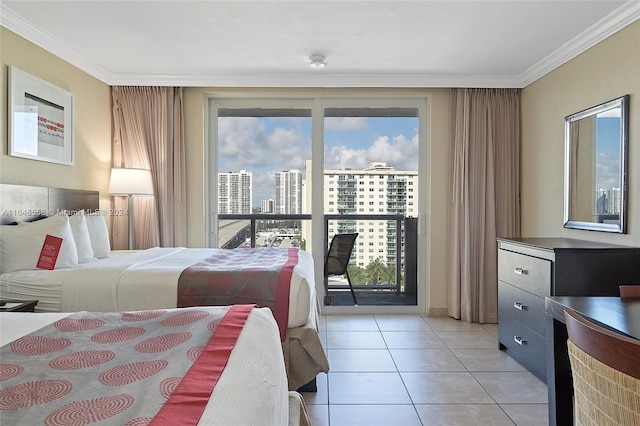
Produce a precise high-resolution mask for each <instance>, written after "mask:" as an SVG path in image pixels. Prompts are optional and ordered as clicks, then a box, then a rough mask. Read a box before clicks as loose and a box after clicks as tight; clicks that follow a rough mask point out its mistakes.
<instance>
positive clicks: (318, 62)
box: [309, 55, 327, 69]
mask: <svg viewBox="0 0 640 426" xmlns="http://www.w3.org/2000/svg"><path fill="white" fill-rule="evenodd" d="M309 66H310V67H311V68H315V69H322V68H324V67H326V66H327V58H325V57H324V55H311V56H309Z"/></svg>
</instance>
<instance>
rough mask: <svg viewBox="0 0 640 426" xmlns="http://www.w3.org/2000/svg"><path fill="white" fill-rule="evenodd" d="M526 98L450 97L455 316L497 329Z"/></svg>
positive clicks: (511, 93)
mask: <svg viewBox="0 0 640 426" xmlns="http://www.w3.org/2000/svg"><path fill="white" fill-rule="evenodd" d="M520 139H521V136H520V90H518V89H452V91H451V144H450V153H449V154H450V155H449V158H450V169H449V170H450V171H449V188H450V199H449V206H448V209H449V223H448V239H447V240H448V247H447V250H448V253H447V254H448V256H447V289H448V303H449V306H448V308H449V316H451V317H453V318H457V319H461V320H463V321H467V322H481V323H495V322H497V321H498V282H497V280H498V277H497V275H498V274H497V243H496V237H518V236H520Z"/></svg>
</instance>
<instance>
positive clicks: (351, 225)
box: [218, 213, 417, 293]
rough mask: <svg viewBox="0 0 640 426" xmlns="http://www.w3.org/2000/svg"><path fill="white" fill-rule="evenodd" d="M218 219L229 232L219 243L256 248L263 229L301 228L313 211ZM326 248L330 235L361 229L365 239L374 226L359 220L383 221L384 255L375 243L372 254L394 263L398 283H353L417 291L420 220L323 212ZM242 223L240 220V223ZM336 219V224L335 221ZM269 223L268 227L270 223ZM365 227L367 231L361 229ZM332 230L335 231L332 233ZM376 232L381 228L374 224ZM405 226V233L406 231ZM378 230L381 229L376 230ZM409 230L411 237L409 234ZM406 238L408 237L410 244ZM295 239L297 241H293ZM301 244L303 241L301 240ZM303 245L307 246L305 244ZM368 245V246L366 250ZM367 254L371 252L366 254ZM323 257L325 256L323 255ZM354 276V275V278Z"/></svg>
mask: <svg viewBox="0 0 640 426" xmlns="http://www.w3.org/2000/svg"><path fill="white" fill-rule="evenodd" d="M218 219H219V220H220V223H221V224H222V223H224V224H225V226H224V228H225V233H226V234H227V235H226V236H225V237H222V236H221V235H220V236H219V240H220V242H221V243H220V246H221V247H225V248H234V247H238V246H241V245H242V244H247V245H250V246H251V247H256V243H257V238H256V235H257V233H258V232H260V229H263V230H264V228H265V227H270V228H273V229H280V230H283V229H291V228H299V229H300V231H301V230H302V225H301V224H300V222H301V221H310V220H311V215H310V214H265V213H256V214H220V215H218ZM244 221H248V222H249V223H248V224H246V225H244V226H243V225H242V223H241V222H244ZM324 221H325V226H324V241H325V244H324V247H325V252H324V254H323V255H324V256H326V252H327V250H328V247H329V242H330V239H331V237H333V235H334V234H337V233H346V232H358V233H359V234H360V235H361V236H362V239H365V237H366V234H367V232H368V230H369V229H370V228H373V226H370V225H366V226H362V225H361V226H360V228H361V229H360V230H358V226H357V225H358V223H359V222H363V221H368V222H371V221H383V222H386V224H385V227H384V229H385V231H384V237H385V238H386V242H385V246H384V247H385V254H384V255H380V256H378V253H377V250H378V249H379V247H378V246H375V247H374V248H373V249H374V250H376V252H374V253H373V257H377V258H379V259H380V261H382V262H384V263H385V264H386V265H392V264H393V265H395V283H387V284H380V283H376V284H375V285H374V284H367V283H356V282H354V287H355V288H356V289H358V290H360V291H364V290H367V291H381V290H382V291H392V292H396V293H400V292H415V290H416V287H417V284H416V281H417V276H416V273H415V271H414V270H415V265H416V264H417V250H416V243H415V241H414V240H415V238H417V236H416V232H415V231H416V226H415V224H416V223H417V219H415V218H407V217H405V216H403V215H399V214H343V215H340V214H326V215H324ZM238 222H240V223H238ZM334 222H335V223H334ZM267 225H268V226H267ZM362 228H364V232H363V231H362ZM222 229H223V227H222V226H221V228H220V231H219V232H220V233H222V232H223V231H222ZM329 229H332V230H333V231H332V232H331V233H330V232H329ZM375 229H376V231H377V230H378V229H379V227H375ZM403 229H404V234H403ZM377 232H379V231H377ZM407 233H409V236H408V235H407ZM290 237H291V236H284V237H283V236H280V237H274V239H273V240H270V241H267V240H264V239H262V240H261V244H260V246H264V245H272V244H275V245H277V244H278V242H277V239H278V238H287V239H289V238H290ZM407 240H409V244H410V246H409V247H407ZM294 241H295V240H294ZM300 243H301V244H302V241H300ZM302 248H305V247H304V246H303V247H302ZM359 248H360V246H359V245H358V240H356V246H355V248H354V253H353V255H352V259H353V258H356V257H357V255H358V250H359ZM368 248H369V247H368V246H367V247H366V249H368ZM403 249H404V252H403ZM366 254H368V253H366ZM324 256H323V257H324ZM403 272H404V286H403ZM352 279H353V277H352ZM334 288H335V289H343V288H348V286H346V285H340V284H338V285H332V286H330V289H334Z"/></svg>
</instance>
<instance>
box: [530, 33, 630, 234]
mask: <svg viewBox="0 0 640 426" xmlns="http://www.w3.org/2000/svg"><path fill="white" fill-rule="evenodd" d="M625 94H630V95H631V96H630V108H629V111H630V120H629V121H630V126H629V154H630V157H629V175H628V184H629V191H628V212H627V213H628V214H627V225H628V234H626V235H621V234H611V233H605V232H593V231H581V230H575V229H565V228H564V227H563V226H562V225H563V194H564V174H563V173H564V117H566V116H567V115H570V114H572V113H575V112H578V111H581V110H583V109H585V108H588V107H591V106H594V105H597V104H600V103H602V102H605V101H608V100H610V99H613V98H617V97H619V96H622V95H625ZM522 128H523V142H522V235H523V236H527V237H569V238H577V239H583V240H592V241H606V242H611V243H614V244H625V245H636V246H637V245H640V21H638V22H636V23H634V24H632V25H630V26H628V27H627V28H625V29H623V30H621V31H619V32H618V33H616V34H614V35H613V36H611V37H609V38H608V39H606V40H604V41H602V42H601V43H599V44H597V45H596V46H594V47H592V48H591V49H589V50H588V51H586V52H584V53H582V54H581V55H579V56H577V57H576V58H574V59H573V60H571V61H569V62H567V63H566V64H564V65H563V66H561V67H559V68H557V69H556V70H554V71H552V72H551V73H549V74H547V75H546V76H544V77H543V78H541V79H539V80H537V81H536V82H534V83H533V84H531V85H529V86H528V87H526V88H525V89H524V90H523V93H522Z"/></svg>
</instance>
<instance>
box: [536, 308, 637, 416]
mask: <svg viewBox="0 0 640 426" xmlns="http://www.w3.org/2000/svg"><path fill="white" fill-rule="evenodd" d="M567 308H569V309H573V310H574V311H576V312H578V313H580V314H582V315H584V316H585V317H587V318H589V319H592V320H594V321H597V322H599V323H600V324H601V325H602V326H604V327H606V328H609V329H611V330H614V331H617V332H621V333H624V334H626V335H628V336H630V337H633V338H635V339H640V299H628V300H625V301H623V300H621V299H620V298H619V297H557V296H556V297H547V298H545V313H546V339H547V342H546V346H547V389H548V392H549V425H551V426H553V425H571V424H573V382H572V378H571V365H570V364H569V354H568V352H567V338H568V336H567V328H566V325H565V323H564V310H565V309H567Z"/></svg>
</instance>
